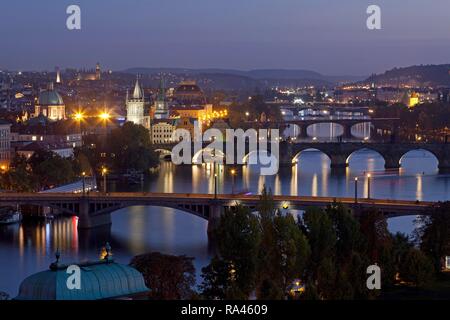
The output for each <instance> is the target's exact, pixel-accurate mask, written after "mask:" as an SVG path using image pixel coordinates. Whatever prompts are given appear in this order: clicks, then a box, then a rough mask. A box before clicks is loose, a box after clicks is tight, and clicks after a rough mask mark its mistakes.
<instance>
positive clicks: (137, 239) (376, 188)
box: [0, 129, 450, 297]
mask: <svg viewBox="0 0 450 320" xmlns="http://www.w3.org/2000/svg"><path fill="white" fill-rule="evenodd" d="M313 130H314V129H313ZM364 130H365V129H364ZM349 163H350V165H349V167H348V168H347V169H346V170H344V171H332V170H331V169H330V168H329V159H328V158H327V156H326V155H324V154H322V153H320V152H318V151H307V152H304V153H302V154H301V156H300V158H299V162H298V163H297V164H296V165H295V166H294V167H281V168H280V170H279V172H278V174H277V175H275V176H266V177H264V176H260V175H259V170H258V168H255V167H240V168H238V170H237V174H236V176H235V177H234V178H233V177H232V175H231V173H230V167H222V168H221V171H220V173H219V175H218V192H219V193H231V192H232V190H234V191H236V192H238V191H243V190H246V191H250V192H252V193H258V192H259V191H260V190H261V189H262V187H263V185H266V186H267V187H269V188H271V189H272V190H273V192H274V193H275V194H284V195H312V196H349V197H352V196H353V195H354V178H355V177H359V190H358V192H359V195H360V196H365V195H367V181H366V178H365V175H366V173H367V172H370V173H371V175H372V179H371V180H372V181H371V196H372V197H373V198H389V199H405V200H406V199H408V200H436V201H437V200H450V175H448V174H439V172H438V169H437V160H436V159H435V158H434V156H432V155H431V154H430V153H428V152H426V151H422V150H417V151H412V152H410V153H408V154H406V155H405V157H404V158H403V159H402V160H401V163H402V169H401V170H400V171H385V170H384V160H383V159H382V157H381V156H380V155H378V154H377V153H374V152H372V151H369V150H362V151H360V152H358V153H355V154H354V155H353V156H352V157H351V158H350V160H349ZM212 176H213V174H212V170H211V168H210V167H209V166H207V165H199V166H178V167H177V166H174V165H173V164H171V163H168V162H163V163H162V165H161V168H160V170H159V172H157V173H154V174H153V175H151V176H150V177H149V179H148V181H145V182H144V183H143V184H142V185H132V186H128V185H116V184H110V185H109V190H110V191H136V190H146V191H155V192H182V193H185V192H194V193H195V192H197V193H207V192H209V193H213V191H214V181H213V180H214V179H212ZM388 224H389V229H390V231H391V232H397V231H400V232H404V233H408V234H410V233H411V232H412V231H413V229H414V217H402V218H393V219H389V220H388ZM206 230H207V223H206V221H204V220H203V219H201V218H198V217H195V216H192V215H189V214H187V213H184V212H181V211H177V210H174V209H169V208H158V207H142V206H136V207H130V208H126V209H122V210H119V211H117V212H115V213H113V214H112V225H111V227H107V228H102V229H100V230H96V231H78V230H77V218H75V217H72V218H60V219H56V220H54V221H49V222H40V223H36V222H34V223H31V222H27V223H22V224H17V225H11V226H3V227H0V291H5V292H7V293H8V294H10V295H11V297H14V296H16V295H17V293H18V288H19V285H20V282H21V281H22V280H23V279H24V278H25V277H27V276H29V275H30V274H33V273H36V272H39V271H43V270H47V268H48V266H49V264H50V263H51V262H53V261H54V260H55V258H54V253H55V251H56V249H57V248H59V249H60V251H61V261H62V262H66V263H70V262H79V261H83V260H86V259H90V260H93V259H98V257H99V254H100V249H101V247H102V246H103V245H104V243H105V242H106V241H109V242H110V244H111V247H112V251H113V255H114V258H115V259H116V260H117V261H118V262H121V263H128V262H129V261H130V259H131V258H132V257H133V256H134V255H137V254H141V253H145V252H150V251H159V252H162V253H167V254H176V255H182V254H184V255H187V256H192V257H195V266H196V269H197V273H198V274H200V272H201V267H202V266H205V265H206V264H207V263H208V261H209V259H210V258H211V254H212V250H211V248H210V247H209V245H208V238H207V234H206Z"/></svg>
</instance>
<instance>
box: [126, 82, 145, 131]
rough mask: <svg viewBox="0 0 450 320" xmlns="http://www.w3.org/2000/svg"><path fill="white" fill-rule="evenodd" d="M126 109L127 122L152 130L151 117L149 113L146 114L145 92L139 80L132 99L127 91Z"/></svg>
mask: <svg viewBox="0 0 450 320" xmlns="http://www.w3.org/2000/svg"><path fill="white" fill-rule="evenodd" d="M126 107H127V121H130V122H133V123H134V124H140V125H142V126H144V127H145V128H147V129H150V116H149V115H148V112H146V107H145V97H144V90H143V89H142V88H141V86H140V84H139V79H136V84H135V85H134V90H133V94H132V95H131V97H130V96H129V94H128V91H127V98H126Z"/></svg>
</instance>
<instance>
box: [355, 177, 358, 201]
mask: <svg viewBox="0 0 450 320" xmlns="http://www.w3.org/2000/svg"><path fill="white" fill-rule="evenodd" d="M355 203H358V177H355Z"/></svg>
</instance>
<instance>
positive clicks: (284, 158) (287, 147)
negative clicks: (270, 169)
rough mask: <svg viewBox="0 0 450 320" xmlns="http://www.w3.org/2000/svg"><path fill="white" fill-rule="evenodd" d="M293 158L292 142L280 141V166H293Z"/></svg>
mask: <svg viewBox="0 0 450 320" xmlns="http://www.w3.org/2000/svg"><path fill="white" fill-rule="evenodd" d="M281 150H282V151H281ZM293 158H294V154H293V151H292V143H288V142H281V143H280V154H279V165H280V166H292V165H293V163H292V160H293Z"/></svg>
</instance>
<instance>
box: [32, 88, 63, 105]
mask: <svg viewBox="0 0 450 320" xmlns="http://www.w3.org/2000/svg"><path fill="white" fill-rule="evenodd" d="M38 105H40V106H63V105H64V101H63V99H62V97H61V95H60V94H59V93H58V92H57V91H56V90H45V91H42V92H41V93H40V94H39V99H38Z"/></svg>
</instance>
